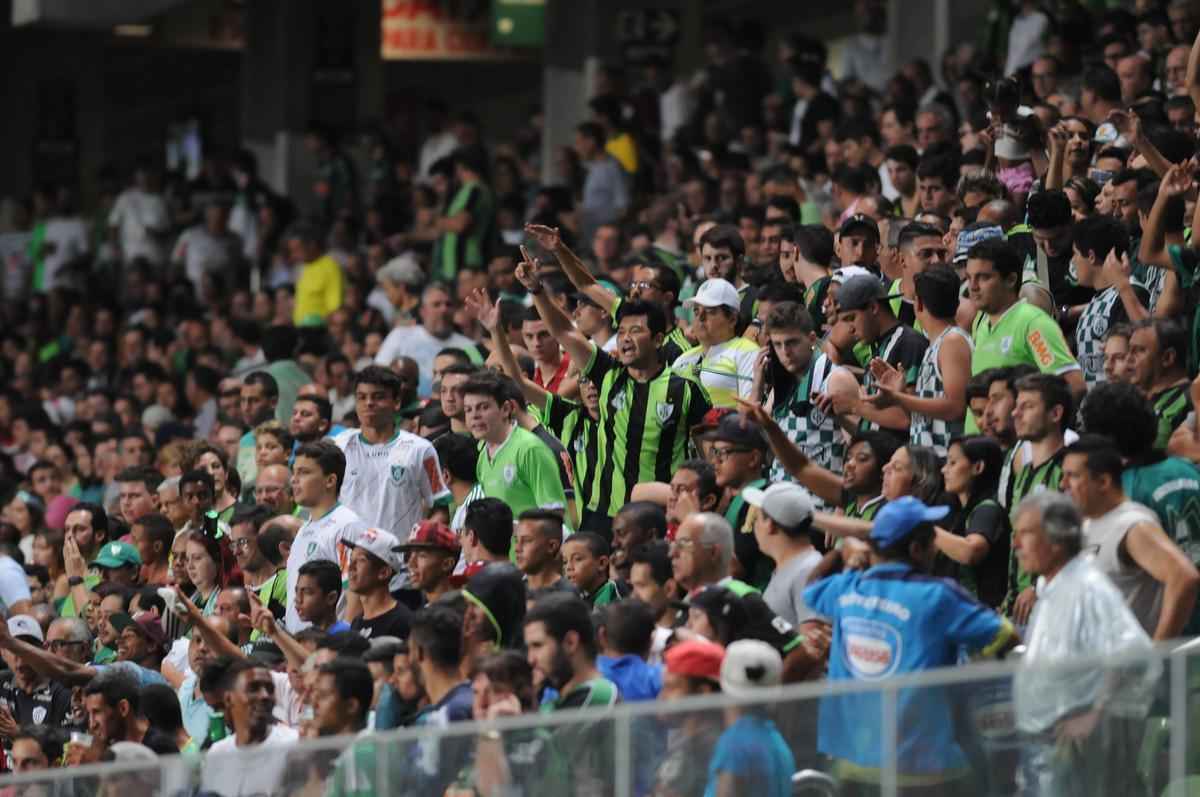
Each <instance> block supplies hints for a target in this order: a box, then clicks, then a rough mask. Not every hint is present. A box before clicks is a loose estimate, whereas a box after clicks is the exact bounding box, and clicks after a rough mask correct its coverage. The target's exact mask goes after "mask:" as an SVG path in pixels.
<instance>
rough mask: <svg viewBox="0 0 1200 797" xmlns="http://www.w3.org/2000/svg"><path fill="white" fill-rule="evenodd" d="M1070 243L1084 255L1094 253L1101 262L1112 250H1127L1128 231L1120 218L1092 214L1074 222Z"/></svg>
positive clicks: (1120, 251)
mask: <svg viewBox="0 0 1200 797" xmlns="http://www.w3.org/2000/svg"><path fill="white" fill-rule="evenodd" d="M1071 244H1072V245H1073V246H1074V247H1075V248H1076V249H1078V250H1079V252H1080V253H1081V254H1083V255H1084V256H1087V255H1088V254H1089V253H1091V254H1094V255H1095V256H1096V259H1097V260H1099V261H1100V262H1101V263H1103V262H1104V259H1105V258H1106V257H1108V254H1109V252H1112V251H1113V250H1116V252H1117V254H1118V255H1123V254H1125V253H1126V252H1128V251H1129V231H1128V230H1127V229H1126V228H1125V225H1124V224H1123V223H1122V222H1121V220H1120V219H1117V218H1114V217H1113V216H1106V215H1101V214H1093V215H1091V216H1087V217H1086V218H1083V219H1080V220H1079V221H1077V222H1075V226H1074V227H1073V228H1072V229H1071Z"/></svg>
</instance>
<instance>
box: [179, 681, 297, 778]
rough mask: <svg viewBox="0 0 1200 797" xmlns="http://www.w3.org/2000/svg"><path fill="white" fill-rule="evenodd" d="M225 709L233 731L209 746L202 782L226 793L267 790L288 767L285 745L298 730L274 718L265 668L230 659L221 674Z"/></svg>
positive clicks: (271, 688) (272, 696) (271, 684)
mask: <svg viewBox="0 0 1200 797" xmlns="http://www.w3.org/2000/svg"><path fill="white" fill-rule="evenodd" d="M224 687H225V688H224V698H223V703H224V709H225V717H226V720H227V722H228V723H229V724H230V725H231V726H232V727H233V735H231V736H227V737H225V738H224V739H222V740H221V741H219V742H217V743H216V744H214V745H213V746H212V747H211V748H209V751H208V755H207V756H206V757H205V759H204V774H203V778H202V782H203V784H204V785H203V787H204V789H205V790H206V791H214V792H217V793H219V794H226V795H242V794H246V795H248V794H271V793H273V792H274V791H275V789H276V787H277V786H278V785H279V782H280V780H281V779H282V777H283V774H284V771H285V769H286V768H287V764H288V757H287V755H286V751H283V750H275V751H266V750H259V749H258V748H259V747H260V746H261V747H287V746H290V745H291V744H293V743H294V742H295V741H296V740H297V739H298V738H299V736H300V735H299V734H298V733H297V732H296V731H295V730H293V729H292V728H289V727H288V726H286V725H283V724H281V723H278V722H276V721H275V716H274V711H275V680H274V679H273V678H272V677H271V671H270V670H268V669H267V668H266V667H263V666H261V665H259V664H256V663H254V662H252V661H249V660H240V661H235V662H233V663H232V664H231V665H230V666H229V669H228V670H227V671H226V673H225V678H224Z"/></svg>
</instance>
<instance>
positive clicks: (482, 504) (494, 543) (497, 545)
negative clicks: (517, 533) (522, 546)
mask: <svg viewBox="0 0 1200 797" xmlns="http://www.w3.org/2000/svg"><path fill="white" fill-rule="evenodd" d="M463 528H464V529H467V530H470V531H471V532H473V533H474V534H475V536H476V537H477V538H478V539H479V544H480V545H482V546H483V547H484V549H485V550H486V551H487V552H488V553H490V554H492V555H493V556H507V555H508V552H509V549H510V548H511V547H512V536H513V514H512V509H511V508H510V507H509V505H508V504H506V503H504V502H503V501H501V500H500V499H499V498H477V499H475V500H474V501H472V502H471V503H469V504H467V514H466V518H465V519H464V520H463Z"/></svg>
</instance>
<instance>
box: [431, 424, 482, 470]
mask: <svg viewBox="0 0 1200 797" xmlns="http://www.w3.org/2000/svg"><path fill="white" fill-rule="evenodd" d="M433 448H434V450H435V451H437V455H438V461H439V462H441V463H442V467H443V468H445V469H446V470H448V471H450V475H451V476H453V477H454V478H455V479H458V480H459V481H464V482H474V481H475V465H476V463H477V462H478V461H479V448H478V446H477V445H476V443H475V441H474V440H472V439H471V438H469V437H467V436H465V435H461V434H444V435H442V436H441V437H439V438H438V439H437V440H434V441H433Z"/></svg>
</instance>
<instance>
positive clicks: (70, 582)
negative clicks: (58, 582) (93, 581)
mask: <svg viewBox="0 0 1200 797" xmlns="http://www.w3.org/2000/svg"><path fill="white" fill-rule="evenodd" d="M82 583H83V578H81V577H80V576H71V577H70V578H68V579H67V586H69V587H78V586H79V585H80V584H82Z"/></svg>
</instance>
